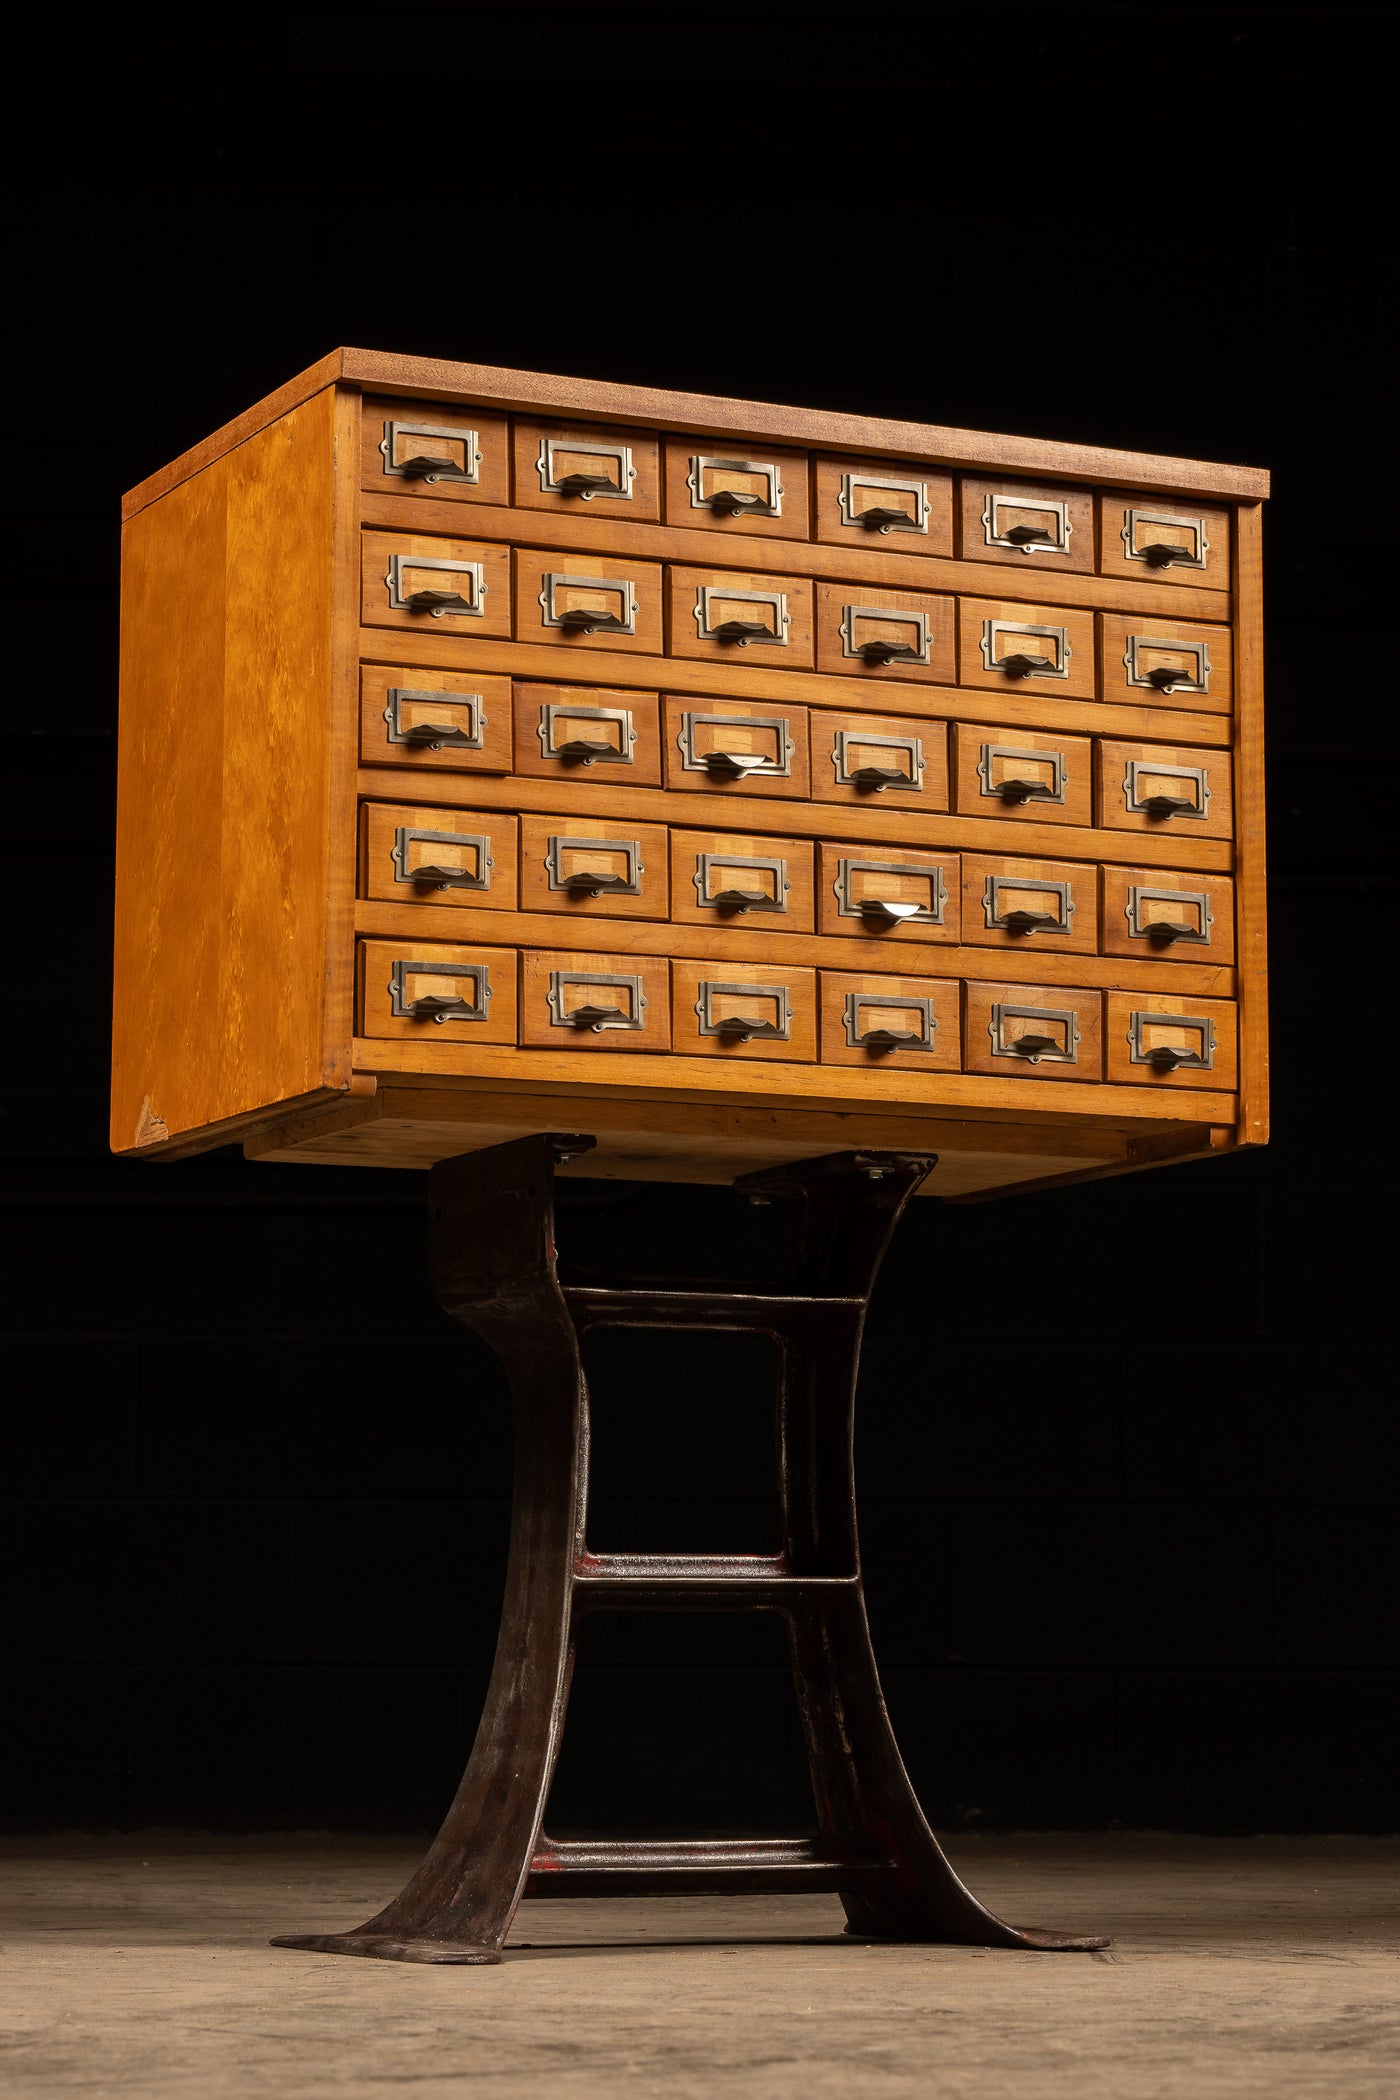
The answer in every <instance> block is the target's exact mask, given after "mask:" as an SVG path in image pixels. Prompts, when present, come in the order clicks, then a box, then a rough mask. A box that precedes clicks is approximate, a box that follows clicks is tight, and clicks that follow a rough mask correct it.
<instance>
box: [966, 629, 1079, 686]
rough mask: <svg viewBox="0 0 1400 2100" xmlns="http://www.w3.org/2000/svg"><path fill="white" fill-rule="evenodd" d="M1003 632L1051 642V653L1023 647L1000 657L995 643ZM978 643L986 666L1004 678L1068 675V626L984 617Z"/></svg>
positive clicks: (1069, 651)
mask: <svg viewBox="0 0 1400 2100" xmlns="http://www.w3.org/2000/svg"><path fill="white" fill-rule="evenodd" d="M1007 634H1018V635H1025V636H1026V637H1027V638H1028V640H1030V641H1042V642H1044V641H1050V642H1053V643H1054V644H1055V654H1054V655H1053V656H1047V655H1046V653H1045V651H1044V650H1043V649H1039V650H1037V649H1030V648H1027V649H1018V650H1013V651H1012V653H1011V654H1010V655H1009V656H1001V655H999V654H998V650H997V645H998V643H999V642H1000V640H1001V638H1002V636H1003V635H1007ZM978 646H979V647H980V649H981V651H982V661H983V663H984V664H985V665H986V667H987V669H988V670H989V671H1004V672H1005V673H1006V675H1007V677H1008V678H1068V677H1069V660H1070V658H1071V656H1072V655H1073V654H1074V651H1073V650H1072V649H1071V648H1070V645H1069V629H1068V628H1066V627H1035V626H1030V625H1027V624H1026V623H1025V622H1024V621H1021V620H984V621H983V622H982V639H981V642H980V643H979V644H978Z"/></svg>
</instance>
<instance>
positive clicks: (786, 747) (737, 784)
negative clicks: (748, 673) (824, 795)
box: [664, 693, 811, 801]
mask: <svg viewBox="0 0 1400 2100" xmlns="http://www.w3.org/2000/svg"><path fill="white" fill-rule="evenodd" d="M664 708H665V718H666V734H665V740H664V741H665V746H666V785H667V787H668V788H678V789H681V790H683V791H684V792H686V793H688V794H692V795H694V794H699V793H702V792H704V791H705V790H707V789H709V788H711V787H713V788H716V789H717V790H718V791H719V792H720V793H722V794H725V795H765V796H773V795H791V796H795V797H798V798H800V799H801V800H803V801H805V800H806V798H807V795H808V793H809V791H810V787H811V774H810V766H809V754H808V729H807V710H806V708H805V707H790V708H781V707H772V706H769V705H768V704H767V703H765V702H763V701H755V702H754V703H753V705H752V706H750V705H749V703H748V702H747V701H744V700H707V699H687V698H685V697H683V696H681V695H678V694H675V693H668V694H666V695H665V698H664Z"/></svg>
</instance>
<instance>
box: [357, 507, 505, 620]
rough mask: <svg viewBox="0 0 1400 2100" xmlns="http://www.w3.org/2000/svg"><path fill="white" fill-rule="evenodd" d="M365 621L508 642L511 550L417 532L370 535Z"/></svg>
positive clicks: (364, 573) (364, 571)
mask: <svg viewBox="0 0 1400 2100" xmlns="http://www.w3.org/2000/svg"><path fill="white" fill-rule="evenodd" d="M360 615H361V618H362V619H363V620H364V622H365V624H366V625H367V626H370V627H416V628H419V629H421V630H422V631H423V632H424V633H425V634H432V635H434V636H442V635H445V634H451V635H456V636H458V637H461V636H465V637H466V638H467V639H468V640H469V641H470V640H472V639H473V638H474V639H476V640H478V641H480V640H482V639H491V640H495V641H509V639H510V549H509V548H508V547H499V546H496V545H495V544H494V543H492V542H490V541H482V540H457V539H451V540H449V539H439V538H436V537H433V538H430V537H428V536H427V535H426V534H423V533H416V532H411V533H410V532H367V533H365V534H364V535H363V539H362V568H361V591H360Z"/></svg>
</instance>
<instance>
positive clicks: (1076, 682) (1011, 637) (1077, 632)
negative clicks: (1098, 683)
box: [958, 598, 1095, 700]
mask: <svg viewBox="0 0 1400 2100" xmlns="http://www.w3.org/2000/svg"><path fill="white" fill-rule="evenodd" d="M958 679H959V683H960V684H962V685H981V686H999V687H1001V688H1002V690H1004V691H1006V692H1011V693H1017V692H1022V693H1030V692H1034V693H1037V694H1041V693H1043V694H1045V695H1047V696H1053V697H1054V698H1055V699H1056V700H1092V699H1093V697H1094V690H1095V688H1094V615H1093V614H1092V613H1089V612H1070V611H1068V610H1067V609H1066V608H1065V607H1064V606H1062V605H1016V604H1014V603H1011V602H1009V601H1004V600H1001V599H992V598H960V599H959V600H958Z"/></svg>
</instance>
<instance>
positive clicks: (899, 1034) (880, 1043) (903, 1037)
mask: <svg viewBox="0 0 1400 2100" xmlns="http://www.w3.org/2000/svg"><path fill="white" fill-rule="evenodd" d="M857 1041H858V1042H859V1043H860V1046H861V1048H862V1049H863V1050H903V1049H905V1048H906V1047H907V1046H908V1045H909V1044H910V1043H922V1042H923V1037H922V1035H920V1033H919V1031H918V1029H917V1028H867V1029H866V1031H865V1033H864V1035H862V1036H859V1037H858V1038H857Z"/></svg>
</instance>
